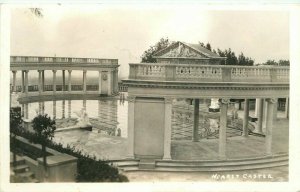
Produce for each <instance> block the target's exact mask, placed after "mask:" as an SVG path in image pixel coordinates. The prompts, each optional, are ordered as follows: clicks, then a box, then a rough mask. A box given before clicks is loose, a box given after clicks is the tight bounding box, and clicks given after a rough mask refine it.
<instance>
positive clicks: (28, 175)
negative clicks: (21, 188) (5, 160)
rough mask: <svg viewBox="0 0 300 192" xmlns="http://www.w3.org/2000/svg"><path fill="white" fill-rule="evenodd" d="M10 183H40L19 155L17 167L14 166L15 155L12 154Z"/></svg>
mask: <svg viewBox="0 0 300 192" xmlns="http://www.w3.org/2000/svg"><path fill="white" fill-rule="evenodd" d="M10 182H11V183H39V180H37V179H36V178H35V175H34V173H33V172H31V171H30V168H29V166H28V165H27V164H26V161H25V159H24V158H22V157H20V156H18V155H17V158H16V165H15V166H13V154H12V153H11V154H10Z"/></svg>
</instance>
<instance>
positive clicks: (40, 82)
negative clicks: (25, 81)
mask: <svg viewBox="0 0 300 192" xmlns="http://www.w3.org/2000/svg"><path fill="white" fill-rule="evenodd" d="M38 72H39V85H38V86H39V94H41V93H42V70H38Z"/></svg>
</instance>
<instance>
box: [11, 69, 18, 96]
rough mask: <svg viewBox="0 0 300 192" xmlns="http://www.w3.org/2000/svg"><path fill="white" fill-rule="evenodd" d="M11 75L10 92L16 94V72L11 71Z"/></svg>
mask: <svg viewBox="0 0 300 192" xmlns="http://www.w3.org/2000/svg"><path fill="white" fill-rule="evenodd" d="M12 73H13V85H12V86H13V87H12V91H13V92H16V91H17V89H16V78H17V71H12Z"/></svg>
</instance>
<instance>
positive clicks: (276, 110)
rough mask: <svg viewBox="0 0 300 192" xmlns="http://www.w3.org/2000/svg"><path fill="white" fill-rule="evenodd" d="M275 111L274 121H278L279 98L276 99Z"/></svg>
mask: <svg viewBox="0 0 300 192" xmlns="http://www.w3.org/2000/svg"><path fill="white" fill-rule="evenodd" d="M273 110H274V112H273V115H274V121H276V120H277V112H278V98H275V103H274V107H273Z"/></svg>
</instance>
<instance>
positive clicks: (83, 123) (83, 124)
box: [75, 108, 92, 127]
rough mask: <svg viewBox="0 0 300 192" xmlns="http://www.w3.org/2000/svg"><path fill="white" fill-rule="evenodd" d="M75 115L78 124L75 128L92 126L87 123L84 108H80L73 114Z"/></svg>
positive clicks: (87, 118)
mask: <svg viewBox="0 0 300 192" xmlns="http://www.w3.org/2000/svg"><path fill="white" fill-rule="evenodd" d="M75 114H76V115H77V116H78V123H77V124H76V125H77V126H80V127H88V126H92V124H91V123H90V121H89V117H88V115H87V113H86V111H85V109H84V108H82V109H81V110H80V112H75Z"/></svg>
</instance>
